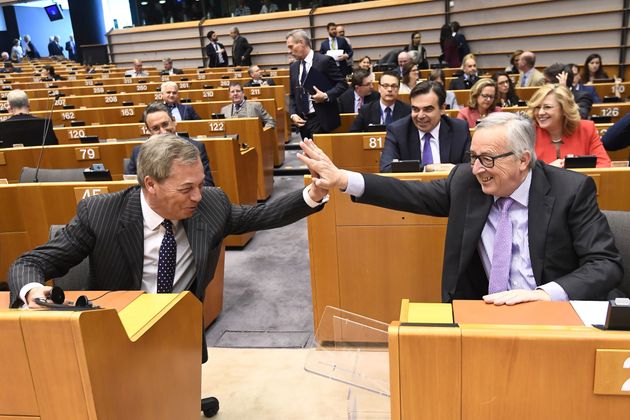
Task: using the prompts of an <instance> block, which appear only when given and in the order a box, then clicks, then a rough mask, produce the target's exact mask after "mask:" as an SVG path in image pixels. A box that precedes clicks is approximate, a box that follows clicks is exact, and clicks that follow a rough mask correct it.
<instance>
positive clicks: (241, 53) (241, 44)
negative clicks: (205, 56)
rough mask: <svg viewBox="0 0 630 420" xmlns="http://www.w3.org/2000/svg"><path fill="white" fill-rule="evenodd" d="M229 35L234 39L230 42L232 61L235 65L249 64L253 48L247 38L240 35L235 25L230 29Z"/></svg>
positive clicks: (250, 63)
mask: <svg viewBox="0 0 630 420" xmlns="http://www.w3.org/2000/svg"><path fill="white" fill-rule="evenodd" d="M230 36H231V37H232V39H233V40H234V41H233V42H232V63H233V64H234V65H235V66H251V65H252V58H251V54H252V51H253V50H254V48H253V47H252V46H251V45H249V42H247V38H245V37H243V36H241V33H240V31H239V30H238V28H237V27H236V26H233V27H232V28H231V29H230Z"/></svg>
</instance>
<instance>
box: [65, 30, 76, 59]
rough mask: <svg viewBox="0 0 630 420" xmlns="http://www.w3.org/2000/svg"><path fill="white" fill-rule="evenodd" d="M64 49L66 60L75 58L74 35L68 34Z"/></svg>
mask: <svg viewBox="0 0 630 420" xmlns="http://www.w3.org/2000/svg"><path fill="white" fill-rule="evenodd" d="M66 51H68V60H72V61H76V60H77V45H76V44H75V43H74V37H73V36H72V35H70V36H69V40H68V42H66Z"/></svg>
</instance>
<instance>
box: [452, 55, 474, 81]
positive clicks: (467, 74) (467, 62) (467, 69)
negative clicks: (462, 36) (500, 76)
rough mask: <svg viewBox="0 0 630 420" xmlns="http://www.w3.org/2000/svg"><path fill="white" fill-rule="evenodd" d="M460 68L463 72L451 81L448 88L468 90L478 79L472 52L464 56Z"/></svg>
mask: <svg viewBox="0 0 630 420" xmlns="http://www.w3.org/2000/svg"><path fill="white" fill-rule="evenodd" d="M462 70H463V73H462V74H460V75H459V77H458V78H457V79H454V80H453V81H452V82H451V85H450V87H449V90H469V89H470V88H471V87H473V85H474V84H475V83H477V81H478V80H479V76H478V75H477V61H476V60H475V57H474V56H473V55H472V54H471V55H468V56H466V57H464V61H463V62H462Z"/></svg>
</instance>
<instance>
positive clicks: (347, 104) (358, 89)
mask: <svg viewBox="0 0 630 420" xmlns="http://www.w3.org/2000/svg"><path fill="white" fill-rule="evenodd" d="M372 77H373V74H372V73H370V71H369V70H363V69H356V70H355V71H353V72H352V79H351V81H350V87H351V89H348V90H346V91H345V92H344V93H342V94H341V96H340V97H339V112H341V113H342V114H356V113H358V112H359V111H360V110H361V108H362V107H363V105H367V104H369V103H370V102H372V101H375V100H377V99H378V98H379V94H378V93H376V92H374V83H373V82H372Z"/></svg>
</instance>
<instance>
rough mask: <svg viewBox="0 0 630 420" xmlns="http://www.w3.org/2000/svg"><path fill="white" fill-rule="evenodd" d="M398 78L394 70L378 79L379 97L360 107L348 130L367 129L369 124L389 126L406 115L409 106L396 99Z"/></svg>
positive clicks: (408, 112) (409, 111) (398, 84)
mask: <svg viewBox="0 0 630 420" xmlns="http://www.w3.org/2000/svg"><path fill="white" fill-rule="evenodd" d="M399 86H400V78H399V77H398V74H397V73H396V72H395V71H386V72H385V73H383V75H382V76H381V80H380V81H379V86H378V91H379V93H380V94H381V98H380V100H378V101H372V102H370V103H369V104H367V105H364V106H362V107H361V110H360V111H359V114H358V115H357V117H356V118H355V120H354V122H353V123H352V126H351V127H350V132H351V133H352V132H361V131H369V130H370V129H369V127H370V125H384V126H386V127H387V126H389V125H390V124H391V123H393V122H394V121H397V120H399V119H401V118H404V117H406V116H408V115H409V114H410V113H411V107H410V106H409V105H408V104H406V103H404V102H403V101H401V100H399V99H398V88H399Z"/></svg>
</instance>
